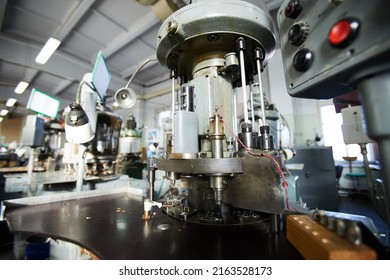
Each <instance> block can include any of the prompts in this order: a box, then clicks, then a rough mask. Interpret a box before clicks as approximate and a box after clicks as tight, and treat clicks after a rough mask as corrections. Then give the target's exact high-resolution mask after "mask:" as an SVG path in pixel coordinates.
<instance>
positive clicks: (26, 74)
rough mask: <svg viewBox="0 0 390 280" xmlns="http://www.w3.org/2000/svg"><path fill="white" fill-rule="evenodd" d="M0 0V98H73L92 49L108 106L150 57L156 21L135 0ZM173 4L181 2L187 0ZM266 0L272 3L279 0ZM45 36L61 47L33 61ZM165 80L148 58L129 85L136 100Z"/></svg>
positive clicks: (164, 72)
mask: <svg viewBox="0 0 390 280" xmlns="http://www.w3.org/2000/svg"><path fill="white" fill-rule="evenodd" d="M0 1H1V2H0V28H1V29H0V102H1V101H2V100H3V99H7V98H9V97H15V98H17V99H18V101H19V104H20V105H22V106H23V105H26V103H27V101H28V96H29V93H30V92H31V89H32V88H33V87H37V88H39V89H41V90H43V91H46V92H48V93H52V94H55V95H56V96H57V97H59V98H61V99H62V100H63V102H62V104H61V107H62V108H63V107H65V106H66V105H67V104H69V103H70V102H71V101H73V100H74V99H75V96H76V91H77V86H78V84H79V82H80V80H81V79H82V77H83V75H84V74H85V73H87V72H91V71H92V69H93V65H94V62H95V59H96V55H97V53H98V52H99V50H103V54H104V55H105V56H106V60H107V63H108V66H109V68H110V71H111V72H112V80H111V82H110V85H109V90H108V96H110V97H109V98H108V102H107V105H108V106H109V107H110V106H112V103H113V101H114V100H113V98H112V96H113V95H114V93H115V92H116V91H117V90H118V89H119V88H120V87H123V86H124V85H126V83H127V81H128V79H129V77H130V76H131V75H132V74H133V73H134V72H135V71H136V69H137V68H138V67H139V66H140V65H141V64H142V63H143V62H144V61H145V59H147V58H149V57H151V56H153V55H155V51H156V40H157V39H156V37H157V32H158V29H159V28H160V26H161V21H160V19H159V18H158V17H157V15H155V14H154V12H153V11H152V9H151V7H149V6H144V5H141V4H139V3H138V2H137V1H135V0H66V1H64V0H0ZM158 1H162V0H158ZM174 2H181V4H180V5H183V3H189V2H190V0H174ZM266 2H267V4H268V5H270V6H273V7H274V6H275V7H276V6H278V5H280V3H281V2H282V1H281V0H266ZM180 5H179V6H180ZM2 15H4V16H2ZM49 37H58V38H59V39H61V41H62V42H61V45H60V46H59V48H58V50H57V51H56V52H55V54H54V55H53V56H52V57H51V58H50V60H49V61H48V63H46V64H45V65H38V64H37V63H35V57H36V55H37V54H38V52H39V51H40V49H41V48H42V46H43V45H44V44H45V43H46V41H47V40H48V38H49ZM21 80H26V81H27V82H29V83H30V86H29V88H28V89H27V91H26V92H25V93H24V94H23V95H17V94H15V93H14V88H15V87H16V85H17V83H18V82H19V81H21ZM167 82H168V87H169V84H170V83H169V73H168V70H167V69H165V68H164V67H162V66H160V65H159V63H158V62H156V61H154V62H152V63H150V64H148V65H146V66H145V67H143V69H142V70H141V71H140V72H139V73H138V75H137V76H136V78H135V79H134V86H135V87H136V88H137V93H138V94H139V95H140V96H139V97H140V98H142V96H143V95H146V96H153V94H154V93H156V92H157V93H158V94H160V93H161V92H162V91H161V90H160V89H159V87H160V88H163V89H165V88H167ZM168 93H169V92H168ZM169 99H170V97H169V96H168V97H167V96H165V97H163V96H161V97H158V98H155V99H150V98H149V97H148V98H147V102H154V103H153V104H155V105H156V106H165V105H166V104H169ZM164 104H165V105H164Z"/></svg>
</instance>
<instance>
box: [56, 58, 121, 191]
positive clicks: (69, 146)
mask: <svg viewBox="0 0 390 280" xmlns="http://www.w3.org/2000/svg"><path fill="white" fill-rule="evenodd" d="M110 79H111V74H110V72H109V70H108V68H107V65H106V63H105V60H104V57H103V55H102V53H101V52H100V53H99V54H98V57H97V59H96V62H95V66H94V70H93V72H92V73H86V74H85V75H84V77H83V80H82V81H81V82H80V85H79V88H78V92H77V94H76V101H75V102H74V103H72V104H70V105H69V107H68V108H67V110H66V111H65V133H66V139H67V143H66V147H65V152H64V158H63V161H64V163H65V164H66V172H67V173H77V177H78V180H77V186H76V187H77V189H78V190H81V188H82V182H83V179H84V177H85V178H88V177H91V178H102V177H109V176H113V175H114V174H115V171H116V167H115V164H116V159H117V155H118V151H119V137H120V131H121V125H122V119H121V117H120V116H118V115H116V114H115V113H114V112H112V111H111V110H110V109H109V108H107V107H106V105H105V99H106V91H107V88H108V84H109V82H110Z"/></svg>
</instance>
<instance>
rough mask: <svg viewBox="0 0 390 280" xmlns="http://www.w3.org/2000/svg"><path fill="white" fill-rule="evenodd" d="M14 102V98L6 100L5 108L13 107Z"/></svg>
mask: <svg viewBox="0 0 390 280" xmlns="http://www.w3.org/2000/svg"><path fill="white" fill-rule="evenodd" d="M16 101H17V100H16V99H15V98H8V100H7V103H5V106H7V107H13V106H14V105H15V103H16Z"/></svg>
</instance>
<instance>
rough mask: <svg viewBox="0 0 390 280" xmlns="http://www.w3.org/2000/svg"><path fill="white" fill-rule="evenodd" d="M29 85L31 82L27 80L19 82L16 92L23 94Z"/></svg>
mask: <svg viewBox="0 0 390 280" xmlns="http://www.w3.org/2000/svg"><path fill="white" fill-rule="evenodd" d="M28 86H29V83H27V82H23V81H22V82H19V84H18V85H17V86H16V88H15V92H16V93H17V94H22V93H23V92H24V91H25V90H26V88H27V87H28Z"/></svg>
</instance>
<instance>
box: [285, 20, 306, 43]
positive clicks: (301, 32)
mask: <svg viewBox="0 0 390 280" xmlns="http://www.w3.org/2000/svg"><path fill="white" fill-rule="evenodd" d="M309 30H310V28H309V25H308V24H307V23H306V22H303V21H300V22H297V23H295V24H294V25H293V26H291V28H290V30H289V31H288V41H289V42H290V43H291V44H292V45H294V46H299V45H301V44H302V43H303V42H304V41H305V40H306V38H307V35H308V34H309Z"/></svg>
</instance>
